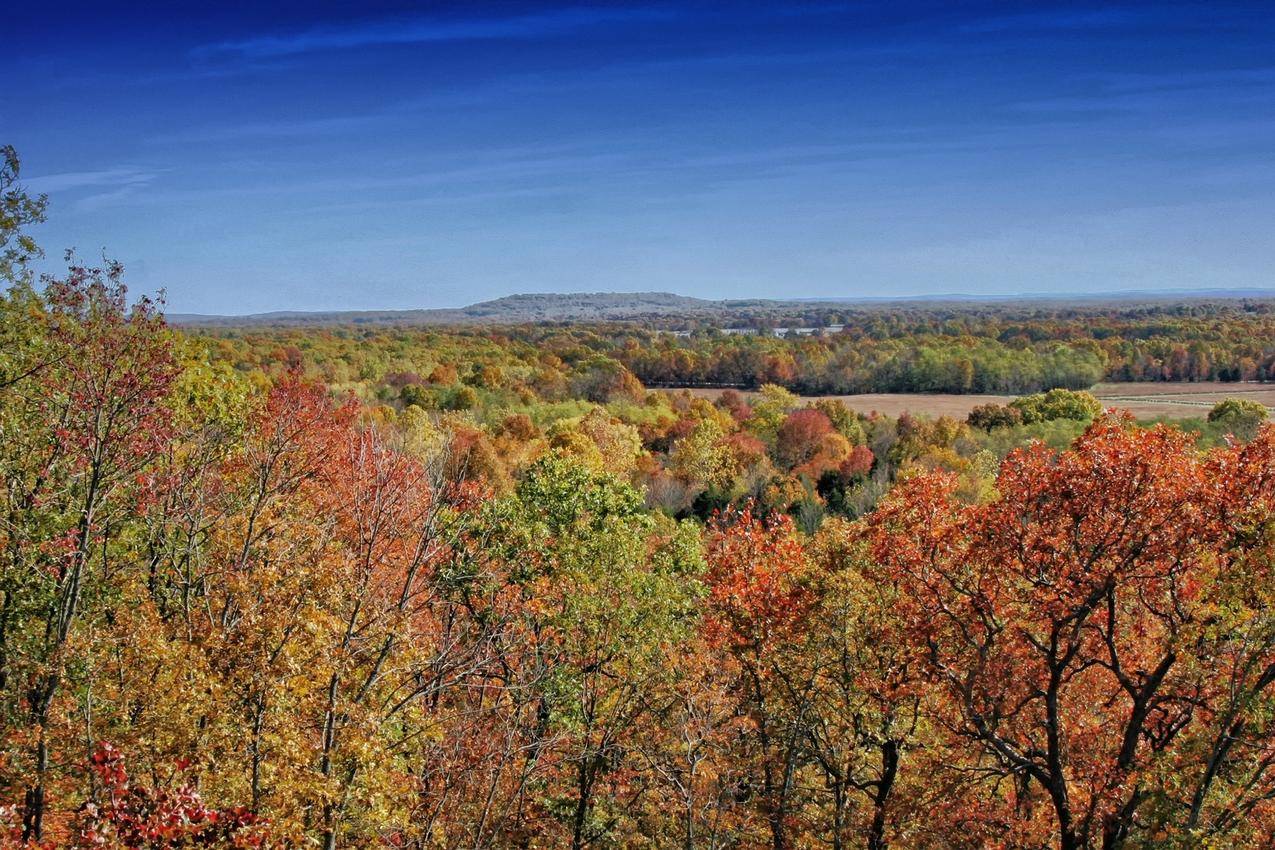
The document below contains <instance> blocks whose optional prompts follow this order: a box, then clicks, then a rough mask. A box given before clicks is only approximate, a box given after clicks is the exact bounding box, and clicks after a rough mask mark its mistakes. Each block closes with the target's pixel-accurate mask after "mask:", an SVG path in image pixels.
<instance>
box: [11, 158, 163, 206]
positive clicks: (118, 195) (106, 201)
mask: <svg viewBox="0 0 1275 850" xmlns="http://www.w3.org/2000/svg"><path fill="white" fill-rule="evenodd" d="M158 176H159V174H158V172H156V171H152V170H149V169H143V168H135V167H132V166H121V167H118V168H107V169H103V170H101V171H67V172H62V173H60V174H45V175H43V176H40V177H33V178H31V179H30V180H26V181H24V183H25V185H26V188H27V189H29V190H30V191H32V192H42V193H47V194H50V195H57V194H62V193H73V192H79V191H83V190H86V189H88V190H93V189H96V190H104V191H95V192H92V193H91V194H89V195H86V196H84V197H81V198H77V199H76V200H75V201H74V202H73V203H72V204H71V209H73V210H75V211H76V212H96V211H97V210H99V209H102V208H103V207H109V206H112V205H114V204H116V203H118V202H120V201H123V200H125V199H127V198H129V197H131V196H133V195H135V194H137V193H138V192H140V191H141V190H142V189H144V188H146V187H147V186H149V185H150V184H151V183H152V182H154V180H155V178H157V177H158Z"/></svg>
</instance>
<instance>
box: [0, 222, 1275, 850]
mask: <svg viewBox="0 0 1275 850" xmlns="http://www.w3.org/2000/svg"><path fill="white" fill-rule="evenodd" d="M18 208H19V209H21V210H24V211H25V212H23V214H22V215H20V216H15V217H13V218H12V219H6V222H8V223H6V224H4V227H6V228H8V229H9V230H10V231H11V232H10V233H8V234H6V238H8V237H12V236H14V235H15V234H16V233H17V232H18V230H19V228H20V227H21V225H22V223H23V221H22V220H29V219H32V218H38V216H39V214H40V212H41V210H40V209H39V208H38V207H37V206H22V205H19V207H18ZM19 219H22V220H19ZM6 244H12V245H17V246H19V248H18V249H16V250H15V252H14V253H13V254H12V255H11V265H10V267H9V270H8V271H7V273H6V274H7V275H8V283H9V284H10V287H9V289H8V291H7V293H6V294H5V296H4V298H3V300H2V301H0V336H2V337H3V340H4V342H5V344H4V346H3V347H2V348H0V436H2V437H3V439H0V472H2V474H3V478H4V480H3V483H4V486H3V488H2V489H0V724H2V726H3V737H2V739H0V740H2V743H0V801H2V802H3V805H2V806H0V846H3V847H6V848H18V847H25V848H34V847H75V848H88V847H109V848H178V847H220V848H231V847H238V848H244V847H252V848H264V847H279V848H282V847H310V846H319V847H324V848H336V847H378V846H385V847H403V848H421V850H424V848H458V849H459V848H469V849H471V850H472V849H473V848H492V850H496V848H502V849H503V848H510V849H511V850H512V848H524V850H525V849H526V848H560V847H570V848H573V850H582V848H608V847H609V848H667V847H681V848H687V850H690V848H740V850H743V848H760V847H769V848H772V850H786V849H787V850H797V848H815V847H833V848H851V847H863V848H868V850H885V848H898V850H930V848H933V849H934V850H955V848H966V847H968V848H981V847H1005V848H1041V847H1059V848H1063V850H1072V848H1076V850H1079V848H1086V850H1088V848H1100V847H1101V848H1152V847H1155V848H1177V847H1181V848H1187V847H1241V848H1262V847H1269V846H1271V844H1272V842H1273V841H1275V734H1273V733H1275V729H1272V720H1273V718H1275V610H1273V609H1272V601H1275V600H1272V593H1273V592H1275V591H1273V588H1275V576H1272V575H1271V570H1272V566H1273V565H1275V428H1273V427H1271V426H1269V425H1264V424H1263V420H1264V418H1265V411H1264V410H1257V409H1256V408H1255V407H1254V406H1252V405H1251V404H1237V403H1229V402H1224V403H1223V404H1221V405H1219V406H1218V407H1217V408H1215V410H1214V411H1213V414H1212V415H1210V417H1209V421H1207V422H1199V423H1196V424H1195V426H1194V430H1195V431H1196V432H1198V433H1192V432H1190V431H1187V430H1184V429H1182V428H1178V427H1168V426H1164V425H1158V426H1140V425H1138V424H1136V423H1134V422H1132V421H1130V420H1128V419H1124V418H1120V417H1119V416H1118V415H1116V414H1112V413H1104V412H1102V411H1100V409H1099V408H1098V405H1097V404H1096V402H1095V401H1094V400H1093V398H1092V396H1089V395H1088V394H1087V393H1083V392H1072V391H1068V390H1062V389H1054V390H1052V391H1050V392H1047V393H1042V394H1040V395H1034V396H1027V397H1024V398H1022V399H1019V400H1018V401H1016V402H1014V403H1013V404H1010V405H1005V406H1000V407H994V408H983V409H980V411H976V413H977V414H978V415H976V416H972V417H971V421H970V422H957V421H954V420H951V419H944V418H940V419H934V420H930V419H920V418H915V417H912V416H907V415H904V416H901V417H899V418H898V419H890V418H887V417H882V416H860V415H857V414H854V413H852V412H851V411H849V410H848V409H847V408H846V407H845V406H844V405H842V404H840V403H839V402H836V401H833V400H828V399H824V400H820V401H817V402H813V403H805V402H802V401H801V400H800V399H798V398H797V397H796V396H794V395H792V394H791V393H790V392H789V391H787V390H785V389H784V388H782V387H780V386H777V385H775V384H766V385H764V386H762V387H761V390H760V392H758V393H756V394H753V395H748V396H746V395H743V394H741V393H738V392H727V393H724V394H722V395H721V396H720V397H719V398H717V399H716V400H715V401H710V400H708V399H705V398H699V397H696V396H694V395H692V394H690V393H688V392H685V391H678V392H665V391H654V392H651V391H648V390H647V389H646V388H645V387H644V386H643V385H642V384H641V383H640V382H639V380H638V379H637V377H635V375H634V372H633V370H632V369H631V368H630V367H631V366H634V365H636V363H637V359H638V358H640V357H641V356H643V354H642V353H643V352H644V351H646V349H643V348H642V347H641V346H636V345H631V344H630V343H631V342H633V338H625V339H622V340H621V341H620V342H619V343H618V346H619V351H618V352H617V351H616V350H615V349H613V348H609V347H607V346H603V345H601V344H600V343H598V342H597V340H596V339H595V338H592V337H590V332H588V331H580V330H578V329H555V330H549V331H545V330H543V329H540V330H537V329H532V328H529V329H524V330H523V331H521V332H519V333H517V334H511V335H510V336H500V335H498V334H492V333H482V334H479V333H464V332H450V333H442V332H434V333H426V332H406V331H402V332H400V331H386V330H380V331H374V332H366V331H358V330H353V329H332V330H310V331H306V332H301V331H258V332H254V333H251V334H245V333H240V332H224V333H219V334H217V335H191V334H186V333H181V332H177V331H174V330H173V329H171V328H169V327H168V326H167V325H166V324H165V322H164V320H163V318H162V316H161V315H160V313H159V309H158V306H157V305H156V304H154V303H152V302H150V301H147V300H145V299H142V300H135V301H130V300H129V299H128V298H127V296H126V291H125V289H124V286H123V283H122V280H121V275H122V270H121V269H119V268H118V267H117V266H107V267H105V268H102V269H94V268H89V267H84V266H82V265H79V264H78V263H75V262H74V261H73V262H72V264H71V266H70V268H69V270H68V272H67V274H66V275H65V276H64V277H59V278H56V279H47V280H45V281H44V282H43V285H40V286H37V285H35V282H34V281H33V280H32V276H31V274H30V272H29V270H28V268H27V262H28V260H29V258H30V256H32V247H33V246H30V244H29V243H27V242H23V241H12V240H10V241H7V242H6ZM23 246H25V247H23ZM661 339H663V338H662V337H661ZM785 344H786V343H785ZM1024 350H1029V349H1024ZM612 355H617V356H612ZM626 363H627V364H629V365H627V366H626V365H625V364H626ZM770 377H775V378H782V377H783V376H781V375H775V376H770ZM792 379H793V380H795V376H794V377H793V378H792ZM1050 383H1052V382H1050Z"/></svg>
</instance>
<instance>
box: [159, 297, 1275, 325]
mask: <svg viewBox="0 0 1275 850" xmlns="http://www.w3.org/2000/svg"><path fill="white" fill-rule="evenodd" d="M1272 299H1275V290H1267V289H1262V290H1257V289H1253V290H1233V289H1228V290H1221V289H1218V290H1207V289H1201V290H1190V291H1187V290H1162V291H1119V292H1110V293H1097V294H1095V293H1084V294H1070V295H1068V294H1023V295H1005V296H979V295H968V294H960V293H952V294H945V295H928V296H895V297H889V296H886V297H880V296H878V297H844V298H836V297H832V298H794V299H787V300H769V299H764V298H755V299H741V300H720V301H713V300H707V299H704V298H692V297H690V296H687V295H676V294H674V293H671V292H583V293H526V294H521V295H507V296H505V297H503V298H497V299H495V300H493V301H481V302H479V303H477V304H471V305H469V306H468V307H458V308H452V309H434V310H346V311H331V312H325V311H317V312H303V311H287V310H283V311H277V312H272V313H257V314H253V315H246V316H209V315H200V314H194V313H171V314H169V315H168V320H169V321H170V322H172V323H173V324H177V325H185V326H189V327H247V326H254V325H262V326H273V327H278V326H315V325H465V324H492V325H502V324H508V325H512V324H522V323H526V322H601V321H641V320H643V319H660V318H663V319H668V318H670V317H678V318H686V319H710V318H711V319H715V320H717V321H726V322H729V321H730V320H731V319H733V318H736V319H742V318H748V317H756V316H758V315H761V314H768V315H772V316H776V317H778V316H782V315H786V314H799V313H801V312H803V311H809V310H811V309H817V308H825V309H826V308H831V307H844V308H847V309H856V308H861V309H868V310H881V309H887V308H889V307H890V306H891V305H896V306H898V307H900V308H904V307H907V308H917V307H923V306H940V305H967V306H971V305H978V304H986V305H1006V304H1019V305H1024V306H1029V305H1047V304H1049V305H1054V306H1058V305H1063V304H1066V305H1073V306H1082V305H1087V304H1088V305H1095V304H1113V303H1119V304H1131V305H1132V304H1143V303H1146V304H1156V305H1164V304H1173V303H1190V302H1201V301H1233V300H1260V301H1269V300H1272Z"/></svg>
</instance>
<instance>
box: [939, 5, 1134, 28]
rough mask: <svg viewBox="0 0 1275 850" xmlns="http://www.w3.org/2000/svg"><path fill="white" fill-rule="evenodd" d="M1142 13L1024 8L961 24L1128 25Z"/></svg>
mask: <svg viewBox="0 0 1275 850" xmlns="http://www.w3.org/2000/svg"><path fill="white" fill-rule="evenodd" d="M1140 17H1141V16H1140V15H1139V14H1138V13H1137V12H1135V11H1133V10H1131V9H1121V8H1105V9H1078V10H1074V11H1060V10H1054V9H1050V10H1045V11H1040V12H1024V13H1022V14H1017V15H999V16H997V17H992V18H984V19H982V20H978V21H971V22H969V23H967V24H965V25H964V26H962V27H961V30H962V31H963V32H970V33H995V32H1010V31H1022V30H1088V29H1105V28H1107V27H1118V26H1125V25H1127V24H1131V23H1136V22H1137V21H1138V20H1139V18H1140Z"/></svg>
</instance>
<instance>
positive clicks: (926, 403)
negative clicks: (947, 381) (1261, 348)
mask: <svg viewBox="0 0 1275 850" xmlns="http://www.w3.org/2000/svg"><path fill="white" fill-rule="evenodd" d="M691 392H692V393H694V394H695V395H699V396H704V397H705V398H717V396H719V395H721V394H722V392H724V390H721V389H693V390H691ZM1093 393H1094V395H1096V396H1098V398H1100V399H1102V401H1103V403H1104V404H1106V405H1107V406H1108V407H1118V408H1121V409H1124V410H1128V411H1130V412H1131V413H1133V415H1134V416H1137V417H1138V418H1139V419H1153V418H1158V417H1167V418H1171V419H1189V418H1195V417H1201V418H1202V417H1204V416H1206V415H1207V414H1208V412H1209V408H1210V407H1212V406H1213V405H1214V404H1216V403H1217V402H1219V401H1221V400H1222V399H1224V398H1231V397H1238V398H1247V399H1252V400H1253V401H1256V402H1259V403H1261V404H1264V405H1266V406H1267V407H1270V408H1275V384H1254V383H1242V384H1241V383H1221V382H1216V381H1214V382H1200V383H1191V382H1186V381H1180V382H1158V383H1112V384H1098V385H1097V386H1095V387H1094V388H1093ZM745 395H748V393H745ZM831 398H836V399H839V400H840V401H842V402H843V403H844V404H845V405H846V406H847V407H849V408H850V409H851V410H855V411H858V412H859V413H871V412H873V411H876V412H877V413H881V414H884V415H886V416H898V415H899V414H900V413H903V412H904V411H907V412H908V413H913V414H917V415H924V416H952V417H956V418H958V419H963V418H965V417H966V416H967V415H969V412H970V411H971V410H973V409H974V408H975V407H978V406H979V405H980V404H987V403H988V402H996V403H997V404H1005V403H1006V402H1008V401H1011V400H1012V399H1013V398H1014V397H1013V396H1008V395H953V394H948V393H864V394H860V395H839V396H831Z"/></svg>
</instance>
